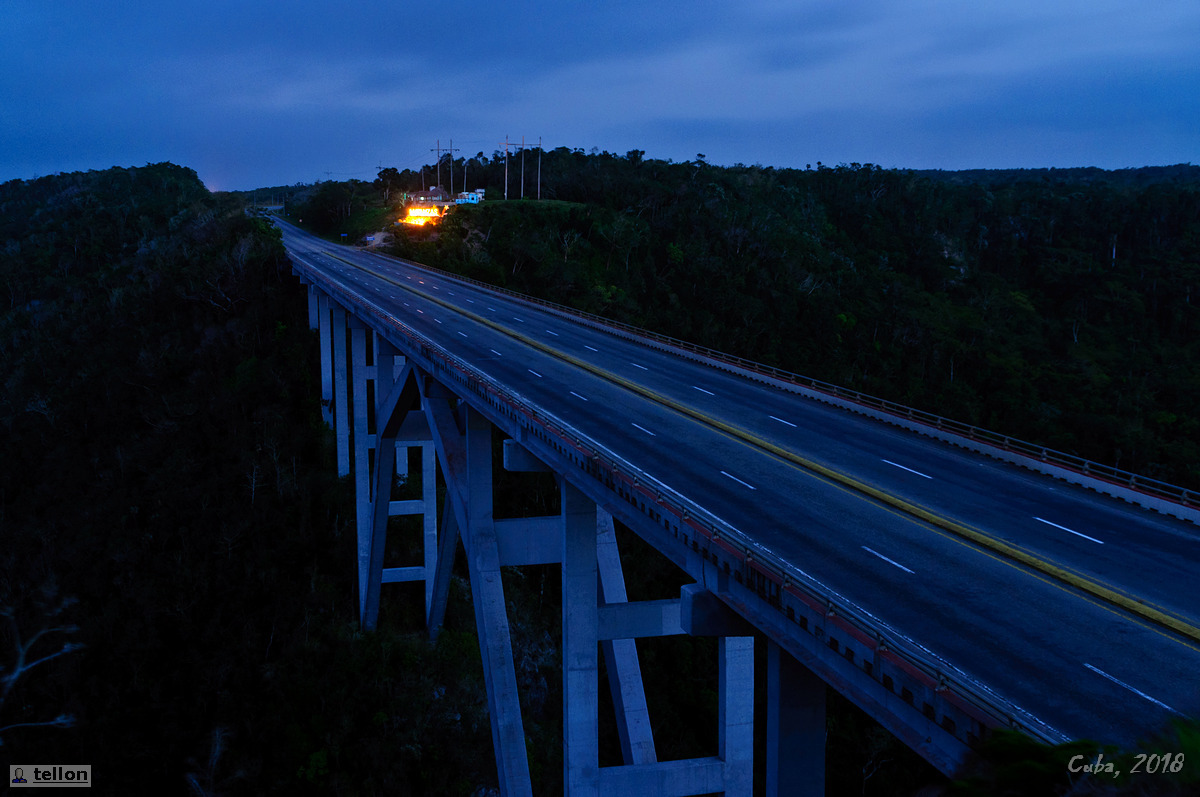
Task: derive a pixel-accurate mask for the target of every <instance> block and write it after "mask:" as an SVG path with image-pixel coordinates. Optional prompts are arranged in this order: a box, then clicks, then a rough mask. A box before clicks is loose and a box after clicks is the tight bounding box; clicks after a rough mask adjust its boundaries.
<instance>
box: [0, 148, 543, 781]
mask: <svg viewBox="0 0 1200 797" xmlns="http://www.w3.org/2000/svg"><path fill="white" fill-rule="evenodd" d="M0 251H3V257H2V258H0V278H2V283H0V284H2V285H3V288H4V293H3V294H2V296H0V300H2V301H0V379H2V380H3V390H2V391H0V751H3V759H4V760H5V761H9V762H35V763H64V764H69V763H88V764H91V765H92V766H93V776H94V778H95V779H96V785H97V787H98V788H100V789H101V793H116V792H117V791H118V790H120V791H122V792H131V793H147V794H150V793H154V794H185V793H186V794H193V795H216V794H234V793H237V794H334V793H337V794H345V795H353V794H464V795H465V794H471V793H472V792H473V791H474V790H475V789H476V788H478V787H479V786H480V785H487V784H489V783H494V782H495V765H494V762H493V759H492V756H491V738H490V733H489V729H488V721H487V715H486V702H485V701H484V699H483V682H482V676H481V673H480V665H479V653H478V646H477V644H476V642H475V639H474V635H473V633H469V632H466V631H458V630H455V629H458V628H466V629H471V628H472V627H473V622H472V619H471V616H470V614H469V613H468V614H466V616H465V619H462V614H463V611H464V610H463V609H462V608H461V606H462V601H461V600H460V599H458V598H455V600H454V601H453V602H452V604H451V606H450V611H449V623H450V627H449V629H448V630H447V632H446V633H444V634H443V635H442V637H441V638H440V640H439V642H438V643H437V645H430V644H429V643H428V642H426V641H425V638H424V636H423V634H420V633H419V632H417V631H415V630H414V629H419V627H420V626H419V622H418V620H417V619H416V618H415V615H419V614H420V609H419V606H420V604H419V600H417V601H413V600H408V598H410V597H412V596H411V595H408V594H407V593H405V592H404V590H403V588H401V589H398V590H395V591H394V592H392V593H390V594H389V605H388V608H387V610H386V611H385V617H386V618H387V622H388V623H391V624H392V625H388V626H386V627H384V628H382V629H381V630H380V631H379V632H377V633H374V634H370V635H363V634H361V633H359V632H358V629H357V622H356V617H357V598H356V596H355V589H356V585H355V575H354V556H355V555H354V529H353V517H354V509H353V500H352V496H350V495H349V490H348V488H347V486H346V485H345V484H343V483H341V482H339V481H337V480H336V478H335V477H334V470H333V461H334V459H333V452H332V448H331V447H330V445H329V444H328V432H327V429H326V428H325V427H324V426H323V424H322V423H321V420H320V409H319V399H320V388H319V385H318V384H317V383H316V382H315V379H316V375H317V374H318V373H319V371H318V366H317V363H316V361H315V359H314V357H315V354H316V351H317V349H316V347H315V343H314V341H313V336H312V333H311V332H310V331H309V329H308V328H307V317H306V315H305V293H304V291H303V289H302V288H301V287H300V286H299V285H298V284H297V283H296V280H295V278H294V277H292V276H291V274H290V267H289V266H288V263H287V260H286V258H285V256H284V253H283V249H282V246H281V243H280V239H279V235H278V231H277V230H275V229H274V228H273V227H272V226H271V225H270V223H269V222H267V221H265V220H261V219H256V218H253V217H251V216H248V215H247V214H246V213H245V208H244V204H243V202H242V201H241V199H239V198H236V197H233V196H230V195H212V194H210V193H209V192H208V191H207V190H206V189H205V188H204V186H203V184H202V183H201V182H200V181H199V180H198V179H197V177H196V174H195V173H194V172H192V171H191V170H190V169H184V168H180V167H177V166H173V165H170V164H158V165H153V166H147V167H145V168H136V169H112V170H108V171H101V172H88V173H76V174H63V175H57V176H53V177H43V178H40V179H37V180H30V181H19V180H18V181H11V182H7V183H4V184H3V185H0ZM452 594H453V595H454V596H457V595H459V592H458V591H457V590H455V591H454V592H453V593H452ZM393 600H394V601H395V603H394V604H392V603H391V601H393ZM414 607H416V608H414ZM466 611H468V612H469V609H468V610H466ZM398 629H403V630H398ZM23 647H26V648H27V649H25V650H24V653H23V654H22V648H23ZM39 661H40V662H41V663H37V662H39ZM31 665H32V666H31ZM535 674H537V673H535ZM546 733H548V734H553V733H554V731H553V729H552V730H550V731H547V732H546ZM546 738H550V737H546ZM543 741H544V740H543ZM543 746H545V747H550V748H551V749H553V745H550V744H549V743H548V742H545V743H544V745H543Z"/></svg>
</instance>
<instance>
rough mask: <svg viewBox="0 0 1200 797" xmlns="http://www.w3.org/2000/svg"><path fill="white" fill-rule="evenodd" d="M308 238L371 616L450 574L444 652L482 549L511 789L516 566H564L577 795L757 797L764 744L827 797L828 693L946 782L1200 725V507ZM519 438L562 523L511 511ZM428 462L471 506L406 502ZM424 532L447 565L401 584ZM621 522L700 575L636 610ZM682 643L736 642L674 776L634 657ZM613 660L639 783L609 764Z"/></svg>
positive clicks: (791, 787)
mask: <svg viewBox="0 0 1200 797" xmlns="http://www.w3.org/2000/svg"><path fill="white" fill-rule="evenodd" d="M279 226H280V227H281V228H282V229H283V233H284V243H285V245H286V247H287V249H288V252H289V255H290V257H291V259H292V262H293V266H294V268H295V271H296V272H297V274H299V275H300V277H301V279H302V280H303V281H304V282H305V283H306V284H307V285H308V286H309V309H310V323H311V324H312V326H313V327H314V328H317V329H320V331H321V338H320V339H321V347H322V399H323V402H324V406H325V408H326V417H327V419H328V420H329V422H330V423H331V425H332V426H333V428H334V429H335V431H336V436H337V440H338V468H339V473H341V474H343V475H346V474H353V475H354V477H355V483H356V486H357V487H356V489H357V491H358V506H359V509H358V520H359V563H358V566H359V583H360V593H361V594H360V608H361V613H362V615H361V620H362V622H363V623H364V625H365V626H367V627H371V626H373V625H374V623H375V621H376V618H377V616H378V611H379V596H380V591H381V589H383V588H384V587H383V586H382V585H384V584H387V583H390V582H397V581H422V582H424V584H425V587H426V590H425V594H426V613H427V618H428V620H429V627H430V632H431V634H436V633H437V629H438V628H439V627H440V624H441V618H442V616H443V613H444V610H445V596H446V589H447V583H448V578H449V567H450V563H451V561H452V559H453V552H454V551H455V548H456V546H457V545H458V543H459V541H460V540H461V542H462V544H463V546H464V548H465V550H466V552H467V559H468V561H469V563H470V577H471V589H472V599H473V601H474V606H475V611H476V620H477V628H478V629H479V632H480V646H481V654H482V657H483V661H484V669H485V674H486V680H487V687H488V696H489V709H490V712H491V717H492V729H493V741H494V743H495V747H496V757H497V766H498V771H499V777H500V784H501V790H502V792H503V793H504V794H514V795H515V794H527V793H529V790H530V786H529V773H528V763H527V761H526V760H525V748H524V735H523V732H522V730H521V721H520V708H519V703H518V701H517V696H516V680H515V675H514V673H513V664H512V651H511V646H510V642H509V637H508V625H507V618H506V617H505V616H504V605H505V603H504V595H503V583H502V578H501V576H500V573H501V571H500V567H501V566H502V565H509V564H561V566H562V572H563V634H564V640H563V648H562V649H563V662H564V665H563V666H564V676H563V678H564V689H563V693H564V695H565V698H564V700H565V703H566V705H565V706H564V770H565V771H564V779H565V789H566V790H567V793H570V794H608V793H615V792H617V791H624V792H628V793H656V794H698V793H710V792H724V793H729V794H748V793H750V790H751V783H752V766H753V764H752V762H753V757H754V756H755V755H761V756H763V757H764V758H765V760H766V766H767V781H768V792H769V793H772V794H820V793H823V779H824V775H823V772H824V769H823V767H824V763H823V761H824V747H823V745H824V689H825V685H828V686H830V687H832V688H834V689H836V690H838V691H839V692H840V693H842V694H844V695H845V696H846V697H847V698H849V699H850V700H851V701H853V702H854V703H855V704H857V705H858V706H860V707H861V708H863V709H864V710H865V711H866V712H867V713H869V714H870V715H871V716H873V717H875V718H876V719H877V720H878V721H879V722H881V723H882V724H883V725H884V726H885V727H886V728H888V729H889V730H890V731H891V732H892V733H894V734H895V735H896V736H898V737H899V738H900V739H902V740H903V741H904V742H905V743H907V744H908V745H909V746H911V747H912V748H913V749H914V750H916V751H917V752H918V753H920V754H921V755H922V756H924V757H925V758H926V759H927V760H929V761H930V762H931V763H932V764H934V765H935V766H936V767H938V768H939V769H941V770H942V771H944V772H947V773H951V772H953V771H954V770H955V769H956V768H957V767H958V766H959V765H960V764H961V763H962V762H963V761H964V759H965V757H966V756H967V755H968V753H969V752H970V750H971V749H972V747H974V746H975V745H977V744H978V743H979V741H980V739H981V738H983V737H984V736H985V735H986V734H987V733H988V732H989V731H990V730H991V729H994V728H998V727H1012V728H1018V729H1020V730H1023V731H1024V732H1026V733H1029V734H1030V735H1032V736H1034V737H1035V738H1038V739H1041V740H1044V741H1047V742H1057V741H1063V740H1066V739H1073V738H1091V739H1096V740H1098V741H1101V742H1113V743H1119V744H1126V743H1130V742H1133V741H1135V740H1137V739H1139V738H1143V737H1145V736H1146V735H1148V734H1151V733H1153V732H1155V731H1158V730H1160V729H1162V728H1163V727H1164V726H1165V725H1166V724H1167V721H1168V720H1169V719H1170V718H1171V717H1173V716H1182V715H1188V716H1195V715H1197V714H1200V677H1198V674H1200V630H1198V627H1200V591H1198V590H1196V589H1195V586H1194V584H1195V578H1196V575H1197V574H1198V573H1200V528H1198V526H1197V524H1198V523H1200V495H1197V494H1195V493H1189V492H1187V491H1185V490H1179V489H1176V488H1172V487H1170V486H1169V485H1161V484H1157V483H1154V482H1151V481H1148V480H1144V479H1141V480H1139V479H1138V478H1136V477H1134V476H1132V475H1131V474H1125V473H1120V472H1118V471H1115V470H1113V469H1111V468H1104V467H1102V466H1099V465H1097V464H1095V463H1087V462H1083V461H1078V460H1074V459H1073V458H1071V457H1067V456H1066V455H1060V454H1056V453H1055V452H1047V451H1044V450H1041V449H1037V448H1034V447H1031V446H1028V445H1025V444H1022V443H1020V442H1019V441H1012V440H1008V439H1007V438H1004V437H1003V436H1002V435H998V434H994V433H990V432H984V431H983V430H976V429H971V428H969V427H964V426H962V425H959V424H954V423H953V422H951V421H948V420H945V419H940V418H936V417H934V416H929V415H925V414H922V413H917V412H915V411H911V410H908V409H907V408H903V407H896V406H893V405H887V404H886V403H884V402H879V401H877V400H872V399H870V398H869V397H864V396H858V395H857V394H852V393H849V392H846V391H840V390H838V389H836V388H833V387H832V386H828V385H819V384H815V383H812V382H809V381H807V380H804V379H801V378H798V377H793V376H792V375H788V374H782V373H779V372H776V371H773V370H772V369H769V368H765V367H762V366H759V365H756V364H754V363H747V362H744V361H739V360H736V359H734V358H730V357H726V356H723V355H720V354H719V353H715V352H709V351H705V350H699V349H697V348H695V347H691V346H688V345H686V344H682V343H680V342H678V341H671V340H668V339H664V338H661V337H659V336H654V335H650V334H648V333H643V332H641V331H639V330H634V329H631V328H627V327H622V326H620V325H616V324H610V323H608V322H605V321H603V320H602V319H597V318H594V317H589V316H585V315H583V314H578V313H574V312H572V311H569V310H566V309H565V308H560V307H556V306H553V305H549V304H547V303H544V302H538V301H534V300H531V299H528V298H527V297H521V296H518V295H515V294H511V293H507V292H503V291H498V290H495V289H492V288H489V287H487V286H485V285H482V284H479V283H475V282H472V281H469V280H464V279H460V278H457V277H454V276H452V275H448V274H445V273H443V272H439V271H437V270H433V269H429V268H426V267H423V266H420V265H418V264H413V263H409V262H405V261H402V260H399V259H396V258H392V257H387V256H383V255H380V254H377V253H374V252H370V251H366V250H362V249H357V248H352V247H344V246H338V245H335V244H331V243H328V242H326V241H324V240H321V239H319V238H315V237H313V236H311V235H309V234H307V233H305V232H303V231H301V230H300V229H298V228H296V227H294V226H292V225H289V224H287V223H285V222H282V221H280V222H279ZM494 429H498V430H500V431H501V432H502V433H503V434H504V435H505V436H506V437H507V438H510V439H508V440H506V443H505V466H506V467H508V468H510V469H513V470H550V471H553V472H554V473H555V474H556V476H557V478H558V482H559V484H560V489H561V495H562V505H563V509H562V512H561V514H560V515H556V516H553V517H549V518H530V519H527V520H525V521H511V520H504V521H501V520H494V519H493V518H492V513H491V479H492V473H491V458H490V451H491V442H490V441H491V436H492V434H493V430H494ZM409 446H413V447H417V446H419V447H420V448H421V451H422V455H421V459H420V461H421V463H422V468H423V470H424V471H425V472H426V473H428V474H433V473H434V472H435V470H434V469H435V468H436V467H440V469H441V472H442V474H443V476H444V478H445V482H446V484H447V488H448V489H447V490H446V495H447V499H446V502H445V505H444V506H436V505H435V493H434V491H433V487H432V484H433V483H434V481H435V480H434V479H433V478H427V479H425V480H424V485H425V494H424V497H423V499H422V500H419V501H395V500H392V499H391V495H390V485H391V483H392V479H393V475H394V468H395V467H397V466H398V467H400V468H403V467H405V463H406V462H407V461H408V460H407V458H406V457H405V456H399V457H396V458H393V457H392V456H390V455H389V456H378V455H377V454H376V452H381V451H382V452H390V451H391V450H392V449H393V448H394V447H399V450H403V449H404V448H405V447H409ZM485 452H486V455H485ZM397 463H398V465H397ZM398 514H419V515H421V516H422V517H423V518H424V529H425V542H424V545H425V560H424V564H423V565H422V566H419V567H406V568H385V567H384V566H383V562H382V551H383V542H384V538H385V537H386V533H387V522H388V518H389V517H392V516H395V515H398ZM613 518H616V519H617V520H619V521H621V522H622V523H623V524H625V525H626V526H628V527H629V528H630V529H631V530H633V531H634V532H635V533H637V534H638V535H639V536H640V537H641V538H643V539H644V540H646V541H647V542H648V543H650V544H651V545H652V546H654V547H655V548H656V549H657V550H658V551H660V552H661V553H662V554H663V556H664V557H666V559H668V560H669V561H671V562H674V563H675V564H677V565H678V566H679V567H681V568H683V570H685V571H686V572H687V573H688V574H689V575H690V576H691V577H692V578H694V579H695V581H696V583H695V584H694V585H691V586H689V587H685V588H684V589H683V591H682V593H681V595H680V597H679V599H677V600H674V599H673V600H668V601H651V602H642V603H628V602H626V601H625V589H624V582H623V578H622V573H621V567H620V555H619V552H618V551H617V550H616V543H615V537H614V536H613V534H612V519H613ZM597 583H599V586H597ZM755 631H757V632H761V634H762V635H764V636H765V637H766V639H767V640H768V642H767V643H766V644H767V646H768V651H767V652H768V661H769V666H768V677H767V683H766V684H765V685H760V687H761V688H765V689H766V690H767V696H768V699H767V706H768V717H767V728H768V730H767V734H766V738H765V739H758V740H755V739H754V738H753V690H754V685H753V675H754V672H753V639H754V637H753V636H752V634H753V633H754V632H755ZM678 633H693V634H703V635H712V636H717V637H718V638H719V639H720V643H719V650H720V656H721V673H722V675H721V684H720V686H721V689H720V707H721V708H720V716H719V717H718V718H717V719H716V721H717V722H718V726H719V738H720V740H721V741H720V748H721V749H720V751H719V752H718V755H717V756H715V757H710V758H703V759H692V760H689V761H685V762H660V761H658V760H657V758H656V756H655V753H654V745H653V735H652V732H651V730H650V727H651V726H650V721H651V720H652V718H651V717H649V716H648V715H647V712H646V708H645V697H644V692H643V687H642V681H641V676H640V670H639V668H638V662H637V653H636V648H635V647H634V645H633V642H632V639H633V638H639V637H645V636H658V635H664V634H678ZM760 638H761V637H760ZM598 651H599V652H598ZM598 655H603V656H605V657H606V660H607V662H608V668H607V669H608V671H609V672H610V676H611V677H610V684H609V688H610V689H611V690H612V693H613V697H614V705H615V706H616V707H617V714H618V716H617V723H618V728H619V731H620V734H621V742H622V751H623V755H624V765H622V766H614V767H600V766H599V765H598V762H597V749H596V739H597V731H596V713H597V689H598V688H599V687H598V685H597V663H598ZM1064 765H1065V762H1064Z"/></svg>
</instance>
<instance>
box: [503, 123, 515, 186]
mask: <svg viewBox="0 0 1200 797" xmlns="http://www.w3.org/2000/svg"><path fill="white" fill-rule="evenodd" d="M500 143H501V144H503V145H504V198H505V199H508V148H509V147H510V146H512V145H513V144H515V143H516V142H515V141H509V140H508V136H505V137H504V140H503V141H501V142H500Z"/></svg>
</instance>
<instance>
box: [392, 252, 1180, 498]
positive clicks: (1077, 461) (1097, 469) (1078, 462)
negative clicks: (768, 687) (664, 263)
mask: <svg viewBox="0 0 1200 797" xmlns="http://www.w3.org/2000/svg"><path fill="white" fill-rule="evenodd" d="M375 254H378V253H375ZM379 256H380V257H383V255H379ZM396 259H397V260H400V261H401V262H403V263H405V264H407V265H410V266H412V267H414V268H419V269H424V270H426V271H430V272H433V273H436V274H439V275H442V276H445V277H448V278H450V279H455V280H458V281H460V282H465V283H469V284H472V285H477V286H479V287H482V288H486V289H487V290H490V291H496V292H498V293H502V294H505V295H507V296H509V297H512V298H514V299H518V300H520V301H523V302H526V303H529V304H535V305H538V306H541V307H544V308H546V309H548V310H552V311H554V312H556V313H559V314H561V315H568V316H571V317H573V318H576V319H579V320H582V321H585V322H587V323H588V324H589V325H591V326H593V327H601V328H604V329H607V330H619V331H621V332H624V333H626V334H627V335H632V336H634V337H637V338H640V339H643V340H650V341H654V342H656V343H659V344H662V345H666V346H670V347H672V348H674V349H679V350H682V351H687V352H691V353H693V354H698V355H700V356H702V357H705V358H707V359H709V360H714V361H717V362H720V363H724V364H727V365H732V366H736V367H738V368H740V369H743V370H746V371H752V372H754V373H758V374H762V375H763V376H769V377H771V378H774V379H777V380H780V381H784V382H788V383H791V384H793V385H797V386H800V387H805V388H808V389H810V390H813V391H816V392H818V393H823V394H826V395H829V396H833V397H835V398H838V399H842V400H843V401H849V402H853V403H854V404H858V405H861V406H863V407H867V408H870V409H874V410H877V411H880V412H884V413H887V414H888V415H892V416H895V417H896V418H902V419H904V420H908V421H912V422H915V423H922V424H925V425H927V426H930V427H932V428H933V429H936V430H938V431H944V432H948V433H951V434H956V435H959V436H961V437H965V438H967V439H968V440H971V441H974V442H977V443H984V444H987V445H991V446H994V447H996V448H999V449H1001V450H1003V451H1006V452H1010V453H1013V454H1017V455H1020V456H1023V457H1027V458H1029V459H1033V460H1037V461H1039V462H1042V463H1046V464H1049V465H1055V466H1058V467H1060V468H1064V469H1066V470H1069V471H1074V472H1076V473H1078V474H1080V475H1082V476H1085V477H1089V478H1093V479H1098V480H1100V481H1105V482H1108V483H1110V484H1113V485H1116V486H1120V487H1125V488H1128V489H1130V490H1134V491H1136V492H1139V493H1143V494H1145V495H1149V496H1153V497H1154V498H1158V499H1162V500H1165V501H1170V502H1173V503H1177V504H1179V505H1180V506H1183V507H1187V508H1191V509H1197V508H1200V492H1196V491H1195V490H1189V489H1186V488H1184V487H1180V486H1178V485H1174V484H1170V483H1168V482H1164V481H1160V480H1158V479H1153V478H1150V477H1148V476H1142V475H1139V474H1137V473H1132V472H1130V471H1126V470H1121V469H1120V468H1116V467H1113V466H1111V465H1105V464H1104V463H1101V462H1095V461H1093V460H1089V459H1085V458H1084V457H1080V456H1076V455H1075V454H1069V453H1066V452H1063V451H1057V450H1055V449H1052V448H1048V447H1046V446H1042V445H1038V444H1036V443H1030V442H1028V441H1025V440H1021V439H1020V438H1016V437H1012V436H1010V435H1004V434H1000V433H999V432H993V431H991V430H989V429H983V428H981V427H978V426H972V425H971V424H968V423H963V422H962V421H956V420H953V419H952V418H946V417H943V416H941V415H937V414H935V413H932V412H926V411H925V410H919V409H915V408H913V407H909V406H906V405H904V404H899V403H897V402H894V401H889V400H887V399H882V398H879V397H877V396H872V395H869V394H867V393H862V392H860V391H857V390H853V389H850V388H845V387H839V386H838V385H833V384H830V383H828V382H822V381H821V380H819V379H813V378H812V377H807V376H803V375H801V374H796V373H793V372H791V371H787V370H784V369H782V368H776V367H774V366H771V365H764V364H763V363H759V362H755V361H754V360H747V359H745V358H744V357H738V356H736V355H733V354H728V353H726V352H722V351H718V350H716V349H710V348H708V347H707V346H700V345H698V344H695V343H689V342H687V341H684V340H679V339H678V338H673V337H671V336H669V335H662V334H660V333H658V332H652V331H650V330H647V329H643V328H641V327H637V326H634V325H632V324H626V323H623V322H620V321H613V320H611V319H608V318H605V317H604V316H600V315H596V314H594V313H588V312H585V311H583V310H576V309H575V308H573V307H567V306H565V305H561V304H557V303H555V302H550V301H546V300H545V299H538V298H536V297H532V296H528V295H526V294H523V293H518V292H517V291H513V290H509V289H508V288H500V287H497V286H495V285H491V284H489V283H487V282H483V281H481V280H477V279H472V278H471V277H464V276H461V275H459V274H455V273H453V272H450V271H445V270H444V269H439V268H434V267H432V266H426V265H424V264H421V263H416V262H413V261H411V260H405V259H403V258H396Z"/></svg>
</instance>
